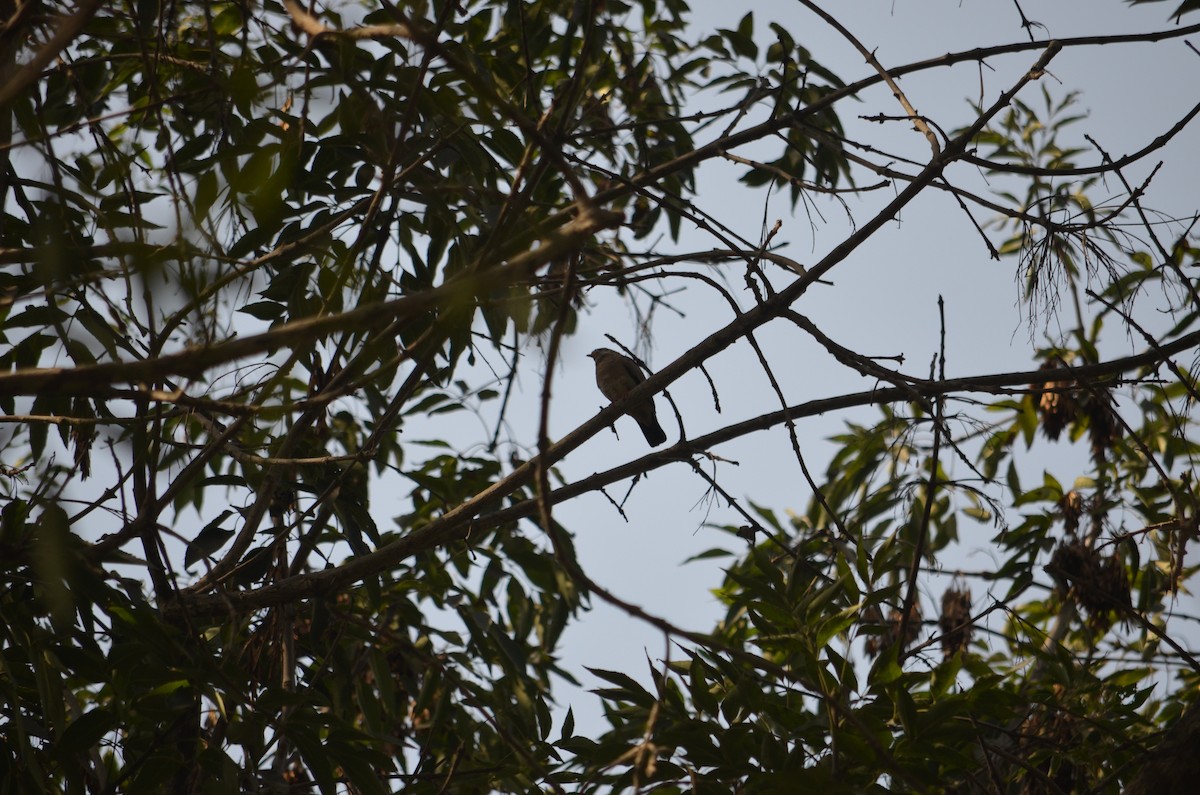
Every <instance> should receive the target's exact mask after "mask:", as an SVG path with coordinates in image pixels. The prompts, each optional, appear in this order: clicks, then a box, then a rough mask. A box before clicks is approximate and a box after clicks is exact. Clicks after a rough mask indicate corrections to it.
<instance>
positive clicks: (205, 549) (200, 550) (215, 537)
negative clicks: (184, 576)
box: [183, 510, 233, 568]
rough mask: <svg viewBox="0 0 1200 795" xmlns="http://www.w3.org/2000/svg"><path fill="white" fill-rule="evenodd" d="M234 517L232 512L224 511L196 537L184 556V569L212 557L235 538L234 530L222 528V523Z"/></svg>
mask: <svg viewBox="0 0 1200 795" xmlns="http://www.w3.org/2000/svg"><path fill="white" fill-rule="evenodd" d="M232 515H233V511H232V510H225V511H222V512H221V514H220V515H219V516H218V517H217V518H216V519H213V520H212V521H211V522H209V523H208V524H206V525H205V526H204V528H203V529H201V530H200V532H199V533H197V534H196V537H195V538H193V539H192V540H191V542H190V543H189V544H188V545H187V550H186V551H185V552H184V555H183V565H184V567H185V568H186V567H188V566H191V565H192V564H193V563H195V562H196V561H199V560H203V559H204V558H207V557H210V556H211V555H212V554H213V553H214V552H216V551H217V550H219V549H220V548H221V547H223V546H225V544H226V543H227V542H228V541H229V539H230V538H232V537H233V531H232V530H226V529H224V528H223V527H221V522H223V521H225V520H226V519H228V518H229V517H230V516H232Z"/></svg>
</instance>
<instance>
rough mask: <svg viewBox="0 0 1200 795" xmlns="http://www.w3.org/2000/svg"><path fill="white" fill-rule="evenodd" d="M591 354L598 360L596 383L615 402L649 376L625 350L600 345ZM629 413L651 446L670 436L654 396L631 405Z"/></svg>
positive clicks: (626, 411)
mask: <svg viewBox="0 0 1200 795" xmlns="http://www.w3.org/2000/svg"><path fill="white" fill-rule="evenodd" d="M588 356H589V357H590V358H592V359H594V360H595V362H596V386H598V387H600V391H601V392H602V393H603V394H604V396H605V397H606V398H608V399H609V400H611V401H613V402H614V403H615V402H617V401H618V400H622V399H623V398H624V397H625V396H626V395H628V394H629V393H630V391H631V390H632V389H633V388H634V387H635V386H637V385H638V384H640V383H642V382H643V381H645V380H646V376H644V375H642V370H641V368H640V367H638V363H637V362H635V361H634V360H633V359H630V358H629V357H628V356H625V355H624V354H621V353H617V352H616V351H614V350H611V349H609V348H597V349H596V350H594V351H592V352H591V353H589V354H588ZM625 413H626V414H628V415H629V416H630V417H633V419H634V421H635V422H637V424H638V427H639V428H641V429H642V435H643V436H645V437H646V441H647V442H648V443H649V444H650V446H651V447H658V446H659V445H660V444H662V443H663V442H665V441H666V440H667V433H666V431H664V430H663V429H662V426H661V425H659V424H658V417H657V416H656V414H655V411H654V398H653V396H649V397H647V398H646V399H645V402H641V401H639V402H638V403H637V404H636V405H633V406H629V407H628V408H626V409H625Z"/></svg>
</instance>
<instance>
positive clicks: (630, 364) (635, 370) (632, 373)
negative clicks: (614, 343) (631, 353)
mask: <svg viewBox="0 0 1200 795" xmlns="http://www.w3.org/2000/svg"><path fill="white" fill-rule="evenodd" d="M617 358H618V359H620V361H621V367H623V368H625V372H626V373H628V374H629V377H630V378H631V379H633V386H637V385H638V384H640V383H642V382H643V381H645V380H646V376H644V375H642V368H640V367H638V364H637V362H635V361H634V360H633V359H630V358H629V357H628V356H622V355H621V354H619V353H618V354H617ZM631 388H632V387H631Z"/></svg>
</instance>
